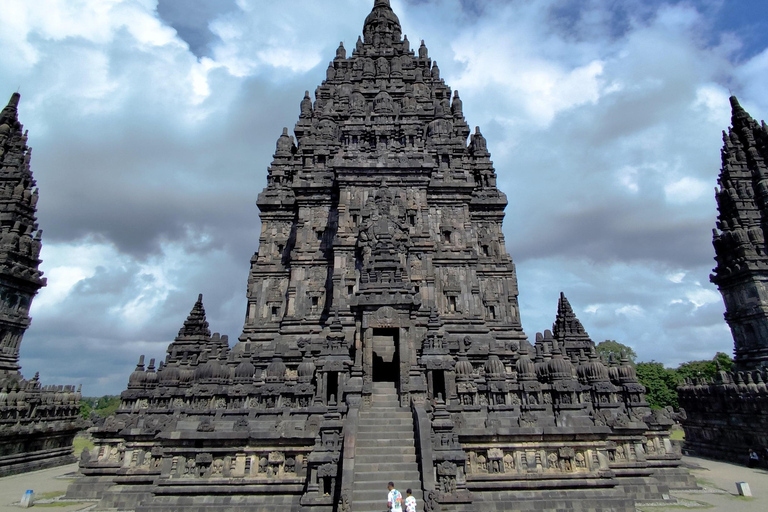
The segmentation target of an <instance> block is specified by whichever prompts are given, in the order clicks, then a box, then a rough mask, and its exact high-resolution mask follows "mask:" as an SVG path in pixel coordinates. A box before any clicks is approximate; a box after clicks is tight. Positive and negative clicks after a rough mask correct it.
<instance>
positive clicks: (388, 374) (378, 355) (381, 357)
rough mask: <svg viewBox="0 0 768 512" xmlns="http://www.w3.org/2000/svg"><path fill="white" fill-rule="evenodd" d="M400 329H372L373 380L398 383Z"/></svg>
mask: <svg viewBox="0 0 768 512" xmlns="http://www.w3.org/2000/svg"><path fill="white" fill-rule="evenodd" d="M399 338H400V329H397V328H394V329H373V336H372V339H371V342H372V347H373V382H394V383H395V385H396V386H397V385H398V384H399V383H400V346H399V345H400V343H399V342H400V339H399Z"/></svg>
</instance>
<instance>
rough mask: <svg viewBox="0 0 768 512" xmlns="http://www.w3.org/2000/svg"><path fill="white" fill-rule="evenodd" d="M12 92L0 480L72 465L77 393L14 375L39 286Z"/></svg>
mask: <svg viewBox="0 0 768 512" xmlns="http://www.w3.org/2000/svg"><path fill="white" fill-rule="evenodd" d="M19 98H20V96H19V94H18V93H14V94H13V95H12V96H11V100H10V102H9V103H8V105H7V106H6V107H5V108H4V109H3V110H2V112H0V476H3V475H7V474H11V473H19V472H23V471H31V470H35V469H40V468H44V467H51V466H56V465H61V464H67V463H70V462H72V461H74V457H73V455H72V439H73V438H74V437H75V434H76V433H77V432H78V430H79V429H80V428H81V426H80V424H79V412H80V391H79V390H77V391H75V389H74V386H44V387H43V386H41V384H40V379H39V375H38V374H35V376H34V377H33V378H32V379H29V380H27V379H25V378H24V377H23V376H22V375H21V373H20V372H19V369H20V366H19V346H20V345H21V339H22V337H23V336H24V332H25V331H26V330H27V328H28V327H29V324H30V322H31V318H30V317H29V308H30V305H31V304H32V299H33V298H34V296H35V295H36V294H37V292H38V290H39V289H40V288H42V287H43V286H45V278H44V277H43V273H42V272H41V271H40V270H39V269H38V265H39V264H40V259H39V256H40V247H41V237H42V234H43V231H42V230H40V229H38V226H37V218H36V216H35V213H36V211H37V210H36V205H37V189H36V188H35V179H34V178H33V177H32V171H31V170H30V168H29V160H30V157H31V156H32V149H31V148H29V147H28V146H27V134H26V132H22V125H21V123H19V120H18V111H17V107H18V104H19Z"/></svg>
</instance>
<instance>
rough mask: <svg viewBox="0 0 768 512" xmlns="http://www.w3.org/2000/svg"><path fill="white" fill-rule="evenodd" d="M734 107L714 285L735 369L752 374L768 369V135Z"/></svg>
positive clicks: (719, 195) (726, 137)
mask: <svg viewBox="0 0 768 512" xmlns="http://www.w3.org/2000/svg"><path fill="white" fill-rule="evenodd" d="M731 107H732V118H731V124H732V126H731V127H730V128H729V129H728V133H727V134H726V133H725V132H723V142H724V145H723V149H722V170H721V171H720V177H719V178H718V188H717V189H716V190H715V198H716V199H717V209H718V212H719V215H718V217H717V227H716V229H714V230H713V240H712V244H713V245H714V247H715V261H717V266H716V267H715V268H714V270H713V272H714V273H713V274H712V275H711V276H710V280H711V281H712V282H713V283H714V284H716V285H717V287H718V289H719V290H720V293H721V294H722V295H723V301H724V302H725V310H726V312H725V320H726V322H728V325H729V326H730V328H731V333H732V334H733V341H734V353H735V361H736V365H737V368H738V369H739V370H754V369H759V368H765V367H766V366H768V252H767V251H766V245H765V230H766V227H767V226H768V167H767V166H766V157H768V131H766V126H765V124H764V123H763V124H759V123H757V122H756V121H755V120H754V119H752V117H750V115H749V114H747V112H746V111H745V110H744V109H743V108H742V107H741V105H739V102H738V100H737V99H736V98H735V97H731Z"/></svg>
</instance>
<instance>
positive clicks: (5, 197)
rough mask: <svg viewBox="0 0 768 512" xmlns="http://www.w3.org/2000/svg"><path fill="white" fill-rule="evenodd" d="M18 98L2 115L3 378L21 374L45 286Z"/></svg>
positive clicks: (0, 289) (0, 254)
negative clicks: (24, 344) (33, 313)
mask: <svg viewBox="0 0 768 512" xmlns="http://www.w3.org/2000/svg"><path fill="white" fill-rule="evenodd" d="M19 98H20V95H19V93H14V94H13V95H12V96H11V100H10V101H9V102H8V105H7V106H6V107H5V108H4V109H3V110H2V112H0V162H1V163H0V165H2V172H0V372H3V373H8V372H11V373H15V372H17V371H18V369H19V346H20V345H21V338H22V337H23V336H24V332H25V331H26V330H27V328H28V327H29V324H30V322H31V320H32V319H31V318H30V317H29V308H30V305H31V304H32V299H33V298H34V296H35V295H36V294H37V292H38V290H40V288H42V287H43V286H45V278H44V277H43V273H42V272H41V271H40V270H39V269H38V266H39V265H40V260H39V259H38V258H39V256H40V247H41V236H42V233H43V232H42V230H38V226H37V218H36V216H35V213H36V211H37V189H36V188H35V185H36V183H35V179H34V178H33V177H32V171H31V170H30V168H29V160H30V157H31V156H32V149H31V148H29V147H28V146H27V133H26V132H23V127H22V124H21V123H20V122H19V118H18V110H17V108H18V105H19Z"/></svg>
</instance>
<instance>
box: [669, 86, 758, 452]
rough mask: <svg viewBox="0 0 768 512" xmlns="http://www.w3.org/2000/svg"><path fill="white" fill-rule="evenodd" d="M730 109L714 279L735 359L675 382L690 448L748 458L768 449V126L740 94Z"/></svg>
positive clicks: (720, 184)
mask: <svg viewBox="0 0 768 512" xmlns="http://www.w3.org/2000/svg"><path fill="white" fill-rule="evenodd" d="M731 108H732V117H731V125H732V126H731V127H730V129H729V130H728V133H725V132H723V142H724V145H723V149H722V152H721V155H722V170H721V171H720V177H719V178H718V188H717V189H716V194H715V199H716V200H717V209H718V212H719V215H718V218H717V227H716V228H715V229H714V230H713V238H712V244H713V245H714V248H715V261H716V262H717V266H716V267H715V269H714V270H713V274H712V275H711V276H710V280H711V281H712V282H713V283H714V284H716V285H717V288H718V289H719V290H720V293H721V294H722V295H723V302H724V303H725V321H726V322H728V325H729V327H730V328H731V333H732V334H733V342H734V355H735V357H734V361H735V363H736V366H735V371H733V372H724V371H721V372H719V374H718V376H717V379H716V381H715V382H707V381H705V380H704V379H696V380H695V381H691V380H688V381H687V382H685V384H683V385H682V386H680V387H679V388H678V397H679V398H678V401H679V403H680V407H682V408H684V409H685V411H686V414H687V416H688V417H687V419H686V420H685V422H684V423H683V426H684V428H685V447H686V449H687V450H689V451H691V452H693V453H697V454H699V455H704V456H707V457H714V458H719V459H725V460H734V461H738V462H744V461H745V460H746V458H747V455H748V453H749V450H750V449H755V450H758V451H762V449H764V448H768V389H767V388H766V383H767V382H768V250H767V248H766V244H765V230H766V228H767V227H768V165H766V161H768V128H766V125H765V122H763V123H758V122H757V121H755V120H754V119H753V118H752V117H751V116H750V115H749V114H748V113H747V112H746V111H745V110H744V109H743V108H742V107H741V105H740V104H739V102H738V100H737V99H736V97H731Z"/></svg>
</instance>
